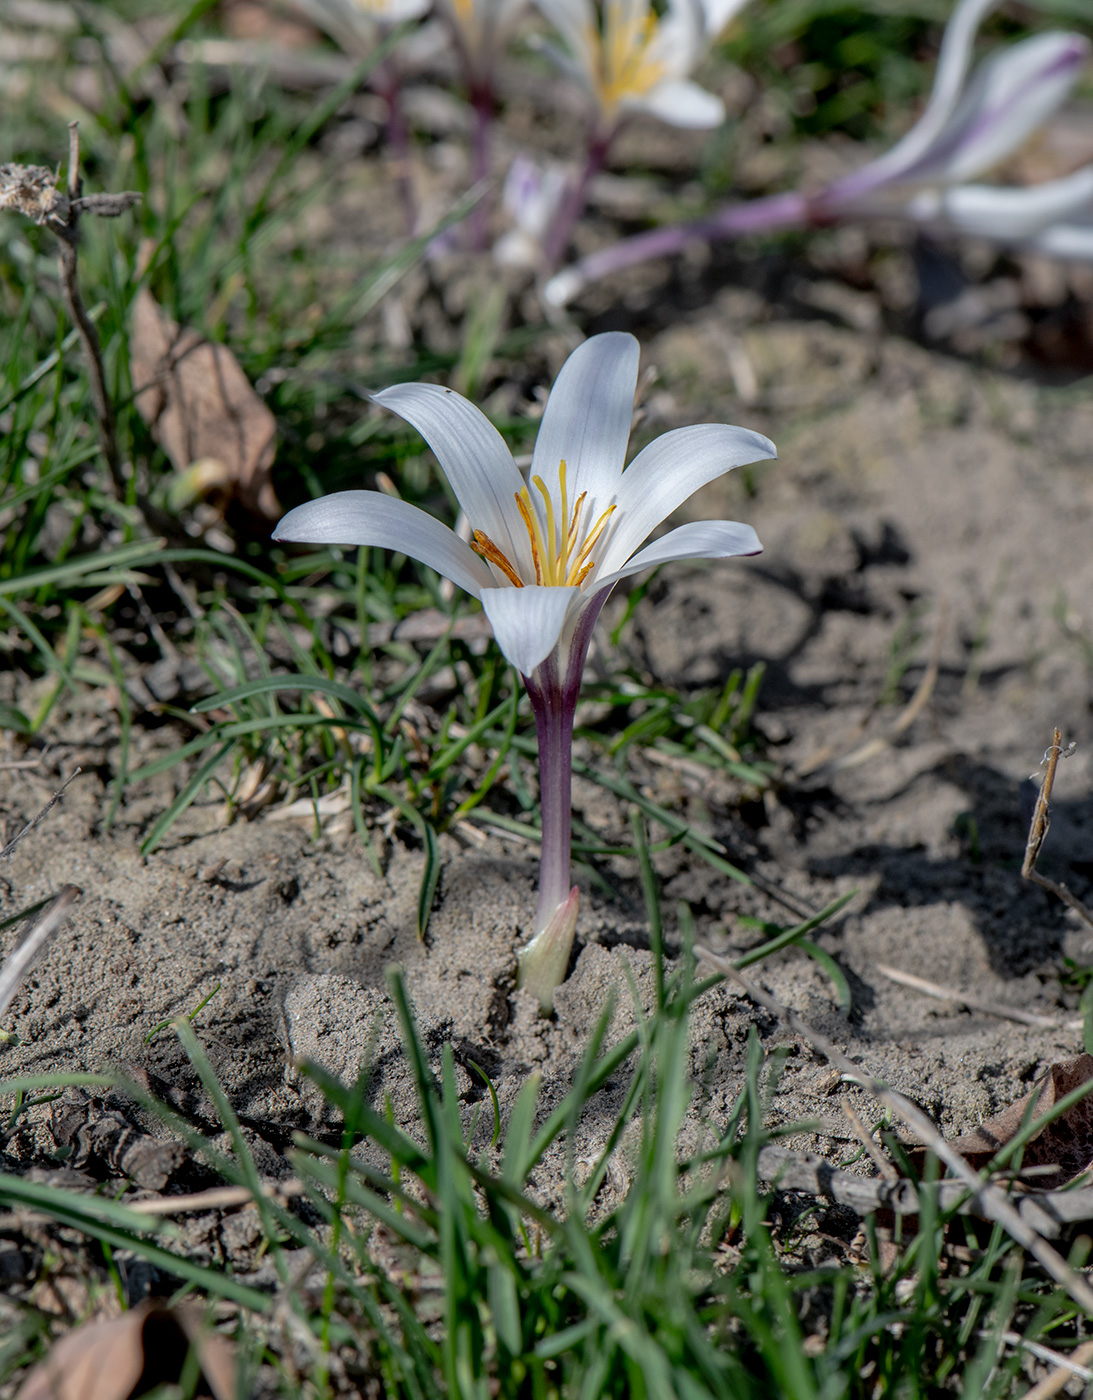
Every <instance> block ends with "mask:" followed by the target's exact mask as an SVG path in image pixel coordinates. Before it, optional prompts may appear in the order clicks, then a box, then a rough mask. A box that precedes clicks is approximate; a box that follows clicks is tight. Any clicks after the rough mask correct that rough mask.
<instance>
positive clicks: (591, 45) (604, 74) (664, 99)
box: [536, 0, 744, 130]
mask: <svg viewBox="0 0 1093 1400" xmlns="http://www.w3.org/2000/svg"><path fill="white" fill-rule="evenodd" d="M743 3H744V0H668V4H667V8H666V9H665V11H664V13H663V14H662V15H658V14H657V13H656V11H655V10H654V9H653V7H652V4H651V3H650V0H603V3H602V4H597V3H596V0H536V4H537V5H538V7H539V9H540V10H541V11H542V13H543V15H544V16H545V17H546V19H547V20H549V22H550V23H551V24H552V25H553V26H554V28H555V29H556V30H557V31H558V33H559V34H560V35H561V36H562V38H563V40H564V41H565V45H566V48H565V52H561V51H559V50H557V49H555V48H553V46H551V47H550V49H549V52H550V53H551V56H552V57H553V58H554V59H555V60H556V62H558V64H559V65H560V66H561V67H562V68H563V69H564V70H565V71H567V72H568V73H570V74H571V75H572V76H573V77H574V78H575V79H576V80H577V81H578V82H579V83H581V85H582V86H583V87H584V88H585V89H586V90H587V91H588V92H589V93H590V95H591V97H592V99H593V101H594V102H595V103H596V106H597V108H598V110H599V113H600V120H601V123H602V125H603V126H604V128H605V129H607V130H611V129H613V128H614V126H615V125H616V124H617V123H618V121H619V120H620V119H621V117H622V116H623V115H625V113H626V112H628V111H646V112H651V113H652V114H653V115H654V116H656V117H659V118H660V119H661V120H662V121H665V122H669V123H670V124H671V125H673V126H683V127H695V128H699V129H704V128H709V127H714V126H719V125H720V123H721V122H723V121H724V120H725V108H724V104H723V103H722V102H721V100H720V98H717V97H714V95H713V94H712V93H709V92H707V91H706V90H705V88H701V87H699V86H698V84H697V83H692V82H690V81H689V75H690V74H691V73H692V72H693V70H694V69H695V67H696V66H697V65H698V63H699V61H700V60H701V58H702V56H703V54H704V53H705V52H706V49H707V48H708V46H709V44H710V42H711V41H712V40H713V39H714V38H716V37H717V34H718V33H719V32H720V30H721V29H723V28H724V27H725V25H726V24H727V23H728V21H729V19H730V18H731V17H732V16H733V15H734V14H735V13H736V11H737V10H739V9H740V8H741V6H742V4H743Z"/></svg>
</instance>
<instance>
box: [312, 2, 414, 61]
mask: <svg viewBox="0 0 1093 1400" xmlns="http://www.w3.org/2000/svg"><path fill="white" fill-rule="evenodd" d="M431 4H432V0H296V6H297V8H298V9H300V10H301V11H302V12H303V13H304V14H306V15H307V17H308V19H310V20H311V22H312V24H316V25H318V27H319V28H320V29H322V30H325V32H326V33H327V34H329V35H330V37H331V38H332V39H333V40H334V42H335V43H336V44H337V45H338V46H339V47H340V48H342V49H344V50H345V52H346V53H348V54H362V55H363V54H367V53H368V52H369V51H370V50H371V49H374V48H375V47H376V45H377V44H378V43H379V40H380V36H381V34H382V33H383V31H384V30H385V29H393V28H394V27H395V25H397V24H403V23H405V22H406V21H407V20H412V19H420V18H421V16H422V15H424V14H426V13H427V12H428V10H429V8H430V6H431Z"/></svg>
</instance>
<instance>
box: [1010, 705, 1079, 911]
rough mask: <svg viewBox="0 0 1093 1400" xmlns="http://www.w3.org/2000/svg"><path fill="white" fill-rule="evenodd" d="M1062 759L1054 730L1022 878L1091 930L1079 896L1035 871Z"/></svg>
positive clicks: (1030, 831)
mask: <svg viewBox="0 0 1093 1400" xmlns="http://www.w3.org/2000/svg"><path fill="white" fill-rule="evenodd" d="M1062 755H1063V736H1062V734H1061V733H1060V731H1059V730H1058V729H1055V730H1054V731H1053V733H1052V736H1051V747H1050V748H1049V749H1048V751H1047V755H1046V757H1047V772H1046V773H1045V774H1044V781H1043V782H1042V783H1041V784H1040V793H1039V796H1038V797H1037V798H1036V806H1035V808H1034V809H1033V812H1032V821H1031V822H1030V823H1029V829H1028V841H1027V843H1026V845H1025V859H1024V863H1023V864H1022V866H1021V874H1022V875H1023V876H1024V878H1025V879H1026V880H1031V881H1032V883H1033V884H1034V885H1039V886H1040V888H1041V889H1045V890H1047V891H1049V893H1051V894H1053V895H1055V896H1057V897H1058V898H1059V899H1061V900H1062V901H1063V903H1064V904H1066V905H1068V906H1069V907H1070V908H1071V909H1073V910H1074V912H1075V914H1077V915H1078V917H1079V918H1081V919H1082V920H1083V921H1084V922H1085V923H1086V924H1087V925H1088V926H1089V928H1093V913H1090V911H1089V910H1088V909H1087V908H1086V906H1085V905H1084V904H1083V903H1082V901H1081V900H1080V899H1079V898H1078V896H1077V895H1076V894H1072V893H1071V892H1070V890H1068V889H1067V887H1066V885H1064V884H1062V882H1061V881H1059V880H1049V879H1048V877H1047V876H1046V875H1041V874H1040V872H1039V871H1038V870H1037V869H1036V862H1037V860H1038V859H1039V856H1040V849H1041V847H1042V846H1043V844H1044V838H1045V837H1046V836H1047V834H1048V831H1049V830H1050V829H1051V790H1052V788H1053V787H1054V786H1055V770H1056V768H1058V766H1059V759H1060V758H1061V757H1062Z"/></svg>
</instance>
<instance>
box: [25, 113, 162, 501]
mask: <svg viewBox="0 0 1093 1400" xmlns="http://www.w3.org/2000/svg"><path fill="white" fill-rule="evenodd" d="M139 202H140V195H139V194H136V193H134V192H131V191H126V192H124V193H122V194H93V195H87V196H84V194H83V181H82V177H81V175H80V135H79V123H78V122H69V124H68V180H67V184H66V187H65V191H64V192H63V193H62V192H61V191H60V190H59V189H58V188H57V177H56V176H55V175H54V174H53V172H52V171H51V170H48V169H46V168H45V167H44V166H39V165H2V166H0V209H14V210H15V211H16V212H17V213H20V214H24V215H25V216H26V217H27V218H28V219H33V220H34V222H35V223H37V224H41V225H43V226H44V227H46V228H48V229H49V231H50V232H51V233H52V234H53V235H54V236H55V237H56V239H57V241H58V244H59V245H60V246H59V253H58V261H59V266H60V276H61V291H62V293H63V295H64V301H65V307H66V308H67V310H68V314H69V316H70V317H71V318H72V322H73V324H74V326H75V327H76V331H77V333H78V335H79V338H80V344H81V345H82V346H83V352H84V358H85V359H86V361H87V373H88V379H89V382H90V384H91V401H92V404H93V405H94V408H95V417H96V418H97V419H98V424H99V436H100V438H101V440H102V450H103V456H104V457H105V458H106V463H107V466H108V468H109V470H110V477H111V480H112V481H113V483H114V490H115V491H116V493H117V495H118V498H119V500H124V499H125V495H126V483H125V474H124V472H123V471H122V464H121V456H120V454H119V452H118V439H117V432H116V430H115V425H114V405H113V403H112V401H111V399H110V395H109V393H108V391H107V388H106V372H105V370H104V368H103V361H102V345H101V344H100V342H99V333H98V331H97V330H96V329H95V323H94V321H92V319H91V317H90V316H89V315H88V314H87V308H86V307H85V306H84V302H83V297H82V296H81V295H80V283H79V275H78V274H79V246H80V215H81V214H96V215H99V216H101V217H103V218H107V219H113V218H116V217H117V216H118V215H119V214H123V213H124V212H125V211H126V210H127V209H131V208H132V206H133V205H134V204H137V203H139Z"/></svg>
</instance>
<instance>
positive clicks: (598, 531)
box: [566, 504, 615, 583]
mask: <svg viewBox="0 0 1093 1400" xmlns="http://www.w3.org/2000/svg"><path fill="white" fill-rule="evenodd" d="M614 513H615V505H614V504H611V505H609V506H608V507H607V509H606V510H605V511H604V513H603V514H602V515H601V516H600V518H599V520H597V521H596V523H595V525H594V526H593V527H592V532H591V534H590V535H589V536H588V538H587V539H586V540H585V542H584V544H583V545H582V546H581V552H580V553H579V554H578V555H577V557H576V559H574V561H573V567H572V569H571V570H570V571H569V572H570V577H569V578H568V579H566V582H567V583H581V582H582V581H583V580H584V579H586V578H587V577H588V575H589V573H590V571H591V570H592V567H593V563H592V562H589V560H588V556H589V555H590V554H591V553H592V551H593V549H594V548H595V547H596V541H597V540H598V539H599V538H600V536H601V535H602V534H603V532H604V530H606V529H607V522H608V521H609V520H610V519H611V517H612V515H613V514H614ZM574 575H576V577H574Z"/></svg>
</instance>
